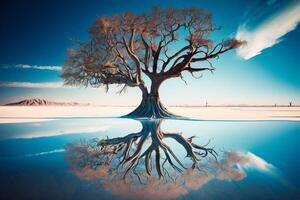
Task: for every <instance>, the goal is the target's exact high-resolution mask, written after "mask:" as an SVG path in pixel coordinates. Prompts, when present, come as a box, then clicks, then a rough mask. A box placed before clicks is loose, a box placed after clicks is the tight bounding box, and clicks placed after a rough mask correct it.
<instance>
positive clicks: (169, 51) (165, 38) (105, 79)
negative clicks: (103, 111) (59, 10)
mask: <svg viewBox="0 0 300 200" xmlns="http://www.w3.org/2000/svg"><path fill="white" fill-rule="evenodd" d="M217 29H219V28H218V27H215V26H214V25H213V23H212V15H211V13H209V12H208V11H206V10H203V9H198V8H183V9H175V8H168V9H163V10H162V9H158V8H153V9H152V12H150V13H149V14H141V15H134V14H133V13H125V14H120V15H115V16H110V17H99V18H98V19H97V20H96V21H95V23H94V24H93V25H92V27H91V28H90V30H89V33H90V39H89V40H88V41H85V42H78V47H76V48H73V49H69V51H68V55H67V59H66V63H65V65H64V67H63V73H62V75H61V76H62V78H63V79H64V80H65V84H67V85H83V86H91V87H100V86H105V87H106V89H107V90H108V89H109V86H110V85H112V84H116V85H120V86H122V89H121V90H120V93H121V92H123V91H125V90H126V87H138V88H139V89H140V90H141V91H142V102H141V103H140V105H139V106H138V107H137V108H136V109H135V110H134V111H133V112H131V113H129V114H128V115H127V117H151V118H170V117H175V115H173V114H172V113H170V112H169V111H167V109H166V108H165V107H164V106H163V105H162V103H161V102H160V98H159V87H160V85H161V84H162V83H163V82H164V81H166V80H168V79H171V78H181V79H183V73H184V72H189V73H191V74H192V75H193V76H194V77H196V76H195V74H196V73H199V72H204V71H210V72H212V71H213V70H214V69H215V68H214V67H213V66H212V63H211V61H212V60H213V59H217V58H218V57H219V55H221V54H223V53H225V52H227V51H229V50H231V49H234V48H238V47H239V46H240V45H241V44H243V42H241V41H238V40H236V39H233V38H231V39H227V40H223V41H222V42H220V43H217V44H214V43H213V41H212V40H210V39H209V35H210V33H212V32H214V31H216V30H217ZM180 36H181V37H180ZM182 36H184V37H182ZM145 77H148V78H149V79H150V81H151V84H150V86H148V85H147V84H146V81H145Z"/></svg>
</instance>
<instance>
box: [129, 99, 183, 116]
mask: <svg viewBox="0 0 300 200" xmlns="http://www.w3.org/2000/svg"><path fill="white" fill-rule="evenodd" d="M123 117H125V118H154V119H166V118H181V117H180V116H178V115H175V114H173V113H171V112H169V111H168V110H167V109H166V108H165V107H164V106H163V105H162V103H161V102H160V100H159V98H158V97H152V96H149V97H147V98H146V99H143V100H142V102H141V103H140V105H139V106H138V107H137V108H136V109H135V110H134V111H132V112H131V113H129V114H127V115H125V116H123Z"/></svg>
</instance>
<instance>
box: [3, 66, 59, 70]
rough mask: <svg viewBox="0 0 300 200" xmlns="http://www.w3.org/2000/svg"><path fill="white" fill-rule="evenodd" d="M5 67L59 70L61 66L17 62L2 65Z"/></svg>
mask: <svg viewBox="0 0 300 200" xmlns="http://www.w3.org/2000/svg"><path fill="white" fill-rule="evenodd" d="M4 67H5V68H22V69H37V70H50V71H61V66H50V65H46V66H39V65H26V64H18V65H12V66H4Z"/></svg>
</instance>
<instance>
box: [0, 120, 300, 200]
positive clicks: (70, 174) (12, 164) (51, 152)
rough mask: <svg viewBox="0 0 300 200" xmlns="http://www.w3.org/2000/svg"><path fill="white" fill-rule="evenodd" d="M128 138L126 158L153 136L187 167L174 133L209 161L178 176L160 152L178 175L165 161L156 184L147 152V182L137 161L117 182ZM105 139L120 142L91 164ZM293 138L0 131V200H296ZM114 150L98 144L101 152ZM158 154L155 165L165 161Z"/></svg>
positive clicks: (103, 125) (216, 129) (277, 126)
mask: <svg viewBox="0 0 300 200" xmlns="http://www.w3.org/2000/svg"><path fill="white" fill-rule="evenodd" d="M143 128H144V129H143ZM132 133H138V134H139V135H135V137H133V138H135V139H134V140H135V142H133V143H132V146H131V151H130V152H129V156H128V157H127V158H129V157H130V156H131V155H133V154H134V152H136V151H137V149H138V148H139V147H138V146H139V144H141V143H140V141H141V139H142V138H143V137H145V141H144V143H143V145H140V146H141V154H140V156H141V155H142V154H143V152H145V151H146V150H147V149H149V148H150V147H151V144H152V141H154V143H153V146H152V147H153V148H154V147H156V146H155V145H156V144H157V143H155V142H159V141H161V140H157V138H156V139H155V137H156V136H159V137H162V138H163V139H162V141H163V144H165V145H166V146H167V147H169V148H170V149H171V151H172V152H173V153H174V154H175V155H176V157H177V159H178V160H179V162H181V163H182V164H183V165H184V166H185V167H186V168H189V167H192V165H193V162H192V160H191V159H190V158H189V157H186V154H187V153H186V151H185V148H184V145H182V142H181V143H180V141H181V140H176V138H174V137H173V138H172V137H167V136H170V135H168V134H172V133H175V134H179V135H180V138H181V139H184V141H185V142H187V141H188V140H187V139H188V138H190V137H192V136H196V138H193V140H192V143H194V144H198V145H204V144H206V143H208V142H209V141H210V142H209V144H208V145H207V146H206V147H205V148H207V149H210V148H212V149H213V150H215V151H216V153H217V154H218V155H217V156H216V157H217V161H216V160H215V158H214V155H213V153H212V154H211V153H209V152H208V155H207V156H206V157H203V158H202V159H201V160H200V161H197V162H196V163H197V165H196V166H197V167H198V168H195V169H194V170H191V169H184V168H182V167H181V166H180V164H179V163H178V162H177V161H176V159H175V157H173V156H172V154H171V153H170V151H167V152H168V154H169V155H170V158H171V162H172V163H173V164H175V165H176V166H177V167H178V168H179V169H180V170H181V171H182V172H181V173H179V172H177V171H176V170H174V169H173V168H172V166H171V165H170V163H169V162H168V160H167V161H166V164H165V165H164V168H165V169H164V168H162V167H161V171H162V172H161V174H162V175H164V176H163V177H162V178H161V179H158V177H159V173H158V171H157V167H156V165H155V163H156V162H155V158H156V153H157V152H156V151H155V148H154V151H153V152H152V154H151V159H150V160H151V161H150V162H151V166H152V171H151V176H149V175H147V174H146V172H147V171H146V168H145V159H144V158H145V157H143V158H140V159H139V162H138V163H136V164H134V165H133V168H134V169H135V171H133V170H129V172H128V174H127V175H126V176H125V177H126V178H125V180H124V179H123V176H124V173H125V172H126V169H128V167H129V166H130V163H131V162H127V163H125V164H124V166H123V168H118V170H117V169H116V167H117V166H118V164H120V162H121V161H122V155H124V154H122V153H123V152H124V150H125V147H126V145H125V144H127V143H126V140H125V139H124V138H125V137H126V136H128V135H129V134H132ZM107 136H108V138H109V140H107ZM128 137H129V136H128ZM128 137H127V138H128ZM95 138H98V139H97V140H95ZM113 138H119V139H118V141H122V143H118V145H119V146H118V147H119V148H120V150H119V151H118V152H117V154H112V156H110V157H107V154H105V155H104V154H101V156H99V155H97V156H96V157H95V155H94V154H92V153H91V152H95V151H96V150H97V151H102V150H103V149H102V150H101V149H100V148H98V147H95V146H93V145H94V144H96V143H98V142H99V141H101V139H104V140H105V139H106V140H105V141H106V142H107V141H110V142H115V143H116V139H113ZM299 139H300V122H292V121H186V120H164V121H160V122H158V121H157V122H145V121H136V120H130V119H118V118H85V119H80V118H78V119H58V120H52V121H45V122H34V123H17V124H1V125H0V177H1V179H0V185H1V187H0V188H1V189H0V191H1V193H0V199H141V198H144V199H174V198H176V199H300V182H299V178H300V173H299V169H300V161H299V144H300V143H299V141H300V140H299ZM102 142H103V140H102ZM121 144H124V146H123V147H122V146H121ZM84 145H85V146H84ZM87 146H88V148H87ZM77 147H81V148H80V149H79V148H77ZM114 147H116V146H114V145H111V146H107V144H106V146H105V148H104V150H106V151H108V150H112V149H113V148H114ZM121 147H122V148H121ZM159 149H160V150H159V155H160V157H159V158H160V166H162V165H163V162H164V161H165V159H166V155H165V154H164V151H163V149H162V148H159ZM82 150H88V153H86V151H82ZM113 150H114V151H116V149H113ZM194 150H196V149H194ZM197 152H200V153H204V152H205V151H200V150H199V149H198V150H197ZM98 153H99V152H98ZM102 153H103V151H102ZM202 156H204V154H202ZM118 157H120V160H119V159H118ZM104 158H109V159H108V160H104ZM135 173H137V175H135ZM167 173H168V174H169V175H167ZM138 177H140V179H141V180H139V179H138ZM175 177H176V180H173V179H175ZM140 181H141V182H140Z"/></svg>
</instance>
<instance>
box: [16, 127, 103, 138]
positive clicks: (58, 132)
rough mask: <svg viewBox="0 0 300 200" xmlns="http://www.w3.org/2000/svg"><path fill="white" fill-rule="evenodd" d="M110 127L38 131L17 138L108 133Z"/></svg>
mask: <svg viewBox="0 0 300 200" xmlns="http://www.w3.org/2000/svg"><path fill="white" fill-rule="evenodd" d="M107 129H108V126H95V127H91V126H89V127H74V128H64V129H57V130H51V131H44V132H42V131H38V132H31V133H28V134H22V135H18V136H17V137H15V138H36V137H49V136H57V135H66V134H73V133H94V132H98V131H106V130H107Z"/></svg>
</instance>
